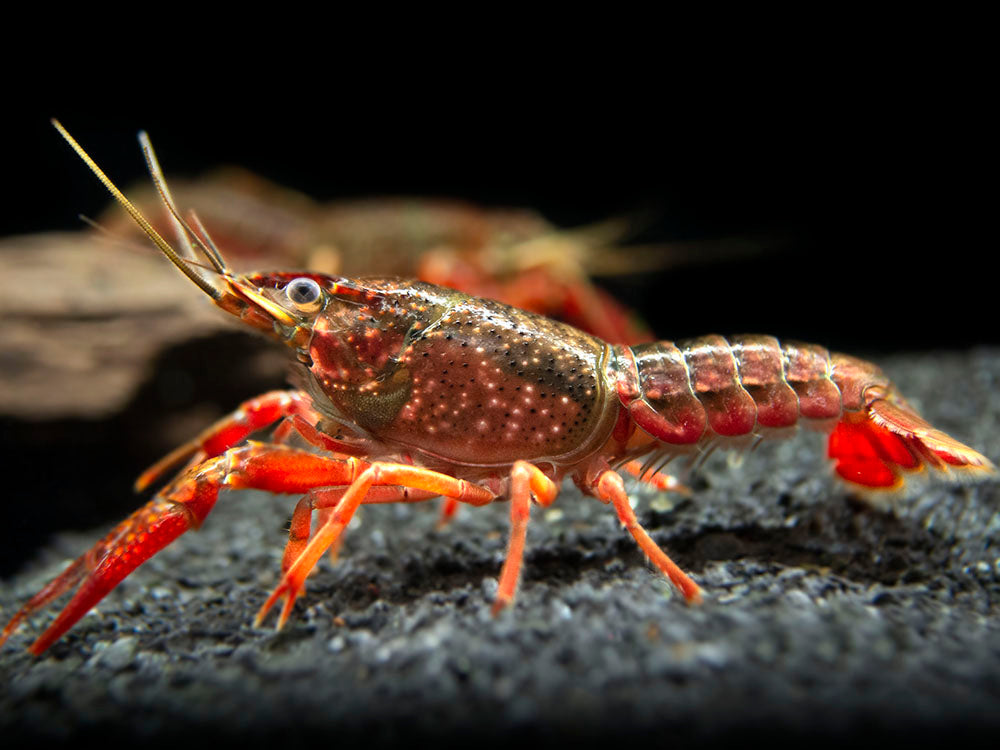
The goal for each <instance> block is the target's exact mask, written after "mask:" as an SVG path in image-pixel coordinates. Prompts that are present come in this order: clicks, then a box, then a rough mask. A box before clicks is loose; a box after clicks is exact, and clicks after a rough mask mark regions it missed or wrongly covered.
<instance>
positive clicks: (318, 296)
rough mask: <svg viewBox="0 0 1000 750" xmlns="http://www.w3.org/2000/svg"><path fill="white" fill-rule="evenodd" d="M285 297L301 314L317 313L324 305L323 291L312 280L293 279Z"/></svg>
mask: <svg viewBox="0 0 1000 750" xmlns="http://www.w3.org/2000/svg"><path fill="white" fill-rule="evenodd" d="M285 296H286V297H288V301H289V302H291V303H292V304H293V305H295V307H296V309H297V310H299V311H300V312H304V313H311V312H316V311H317V310H319V309H320V307H322V305H323V290H322V289H321V288H320V286H319V284H317V283H316V282H315V281H313V280H312V279H307V278H305V277H303V278H301V279H293V280H292V281H291V282H289V284H288V286H286V287H285Z"/></svg>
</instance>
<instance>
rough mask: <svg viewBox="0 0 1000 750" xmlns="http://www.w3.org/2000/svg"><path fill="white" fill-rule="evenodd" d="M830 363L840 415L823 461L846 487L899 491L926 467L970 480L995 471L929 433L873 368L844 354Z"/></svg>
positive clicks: (947, 440) (971, 453)
mask: <svg viewBox="0 0 1000 750" xmlns="http://www.w3.org/2000/svg"><path fill="white" fill-rule="evenodd" d="M830 361H831V365H832V367H831V377H832V379H833V380H834V382H835V383H836V384H837V386H838V387H839V388H840V391H841V394H842V397H843V404H844V412H843V414H842V416H841V418H840V421H838V422H837V424H836V426H835V427H834V429H833V432H832V433H831V434H830V442H829V448H828V455H829V456H830V458H831V459H833V460H834V461H835V465H834V470H835V471H836V472H837V474H838V475H839V476H840V477H841V478H842V479H844V480H845V481H848V482H851V483H853V484H858V485H862V486H864V487H871V488H876V489H898V488H900V487H902V485H903V482H904V479H905V476H906V474H907V473H910V472H916V471H920V470H922V469H924V468H925V467H927V468H929V469H932V470H934V471H940V472H945V473H950V474H954V475H957V476H959V477H962V478H969V479H975V478H979V477H982V476H985V475H986V474H989V473H991V472H993V471H995V470H996V469H995V467H994V466H993V464H992V463H991V462H990V460H989V459H987V458H986V457H985V456H983V455H982V454H981V453H978V452H977V451H974V450H973V449H972V448H970V447H969V446H967V445H965V444H963V443H961V442H959V441H958V440H956V439H955V438H953V437H951V436H950V435H948V434H946V433H944V432H942V431H941V430H937V429H935V428H934V427H931V425H930V424H928V423H927V421H926V420H924V418H923V417H921V416H920V415H919V414H917V412H916V411H915V410H914V409H913V407H911V406H910V405H909V404H908V403H906V400H905V399H903V397H902V396H900V395H899V394H898V393H897V392H896V390H895V387H894V386H893V385H892V384H891V383H890V382H889V381H888V379H887V378H885V376H884V375H882V373H881V371H880V370H878V368H876V367H875V366H874V365H872V364H870V363H868V362H863V361H862V360H858V359H855V358H853V357H848V356H846V355H843V354H834V355H831V358H830Z"/></svg>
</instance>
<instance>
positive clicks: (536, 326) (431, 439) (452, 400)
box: [0, 123, 993, 654]
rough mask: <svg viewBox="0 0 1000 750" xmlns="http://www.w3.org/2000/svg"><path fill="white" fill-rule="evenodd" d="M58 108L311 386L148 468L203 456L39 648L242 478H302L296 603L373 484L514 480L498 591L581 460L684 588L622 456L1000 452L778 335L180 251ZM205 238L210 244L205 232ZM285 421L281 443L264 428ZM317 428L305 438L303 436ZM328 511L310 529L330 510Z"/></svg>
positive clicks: (285, 612)
mask: <svg viewBox="0 0 1000 750" xmlns="http://www.w3.org/2000/svg"><path fill="white" fill-rule="evenodd" d="M55 125H56V128H57V129H58V130H59V132H60V133H61V134H62V135H63V137H64V138H65V139H66V140H67V141H68V142H69V144H70V145H71V146H72V147H73V148H74V149H75V150H76V152H77V153H78V154H79V156H80V157H81V158H82V159H83V160H84V161H85V162H86V163H87V164H88V166H89V167H90V168H91V170H93V172H94V173H95V174H96V175H97V176H98V177H99V178H100V179H101V181H102V182H103V183H104V185H105V186H106V187H107V188H108V190H110V191H111V193H112V194H113V195H114V196H115V198H116V199H117V200H118V201H119V203H121V204H122V206H123V207H124V208H125V209H126V210H127V211H128V212H129V214H130V215H131V216H132V218H133V219H134V221H135V222H136V223H137V224H138V225H139V226H140V227H141V228H142V229H143V231H144V232H145V233H146V234H147V235H148V236H149V238H150V239H151V240H152V241H153V242H154V243H155V244H156V245H157V247H158V248H159V249H160V250H161V251H162V252H163V253H164V254H165V255H166V256H167V257H168V258H169V260H170V261H171V262H172V263H173V264H174V265H175V266H176V267H177V268H178V269H180V271H182V272H183V273H184V274H185V275H186V276H187V277H188V278H189V279H190V280H191V281H192V282H194V283H195V284H196V285H197V286H198V287H199V288H200V289H201V290H202V291H203V292H204V293H205V294H207V295H208V296H209V297H210V298H211V299H212V301H213V302H214V303H215V305H217V306H218V307H220V308H222V309H223V310H225V311H226V312H228V313H230V314H232V315H234V316H236V317H238V318H239V319H240V320H241V321H243V322H244V323H245V324H246V325H248V326H250V327H251V328H254V329H256V330H258V331H261V332H263V333H265V334H267V335H269V336H271V337H273V338H275V339H277V340H278V341H281V342H282V343H284V344H286V345H287V346H289V347H290V348H291V349H292V350H293V351H294V352H295V355H296V357H297V359H298V362H299V363H300V370H301V373H302V377H301V381H302V387H301V388H300V389H297V390H288V391H276V392H272V393H267V394H265V395H263V396H260V397H258V398H256V399H253V400H251V401H248V402H246V403H244V404H243V405H242V406H241V407H240V408H239V409H237V410H236V411H235V412H233V413H232V414H231V415H230V416H229V417H227V418H225V419H223V420H221V421H219V422H218V423H216V424H215V425H213V426H212V427H210V428H209V429H208V430H206V431H205V432H203V433H202V434H201V435H200V436H198V437H197V438H196V439H195V440H193V441H191V442H190V443H188V444H186V445H184V446H182V447H180V448H179V449H177V450H175V451H174V452H173V453H171V454H170V455H168V456H167V457H165V458H164V459H163V460H161V461H160V462H158V463H157V464H156V465H154V466H153V467H152V468H150V469H149V470H148V471H147V472H145V473H144V474H143V475H142V476H141V477H140V478H139V480H138V482H137V487H138V488H139V489H143V488H145V487H147V486H148V485H150V484H151V483H152V482H154V481H155V480H156V479H158V478H159V477H160V476H162V475H164V474H165V473H166V472H168V471H169V470H170V469H172V468H173V467H175V466H177V465H179V464H182V463H186V468H184V469H183V470H182V471H181V472H180V473H179V474H178V476H177V477H176V478H174V479H173V480H172V481H170V482H169V483H168V484H167V486H166V487H165V488H164V489H162V490H161V491H160V492H159V493H158V494H157V495H156V496H155V497H154V498H153V499H152V500H151V501H150V502H149V503H147V504H146V505H145V506H143V507H142V508H140V509H139V510H137V511H136V512H135V513H133V514H132V515H131V516H130V517H129V518H127V519H126V520H124V521H123V522H122V523H120V524H119V525H118V526H117V527H116V528H115V529H113V530H112V531H111V532H110V533H109V534H108V535H107V536H106V537H104V538H103V539H102V540H101V541H99V542H98V543H97V544H96V545H95V546H94V547H93V548H92V549H90V550H89V551H88V552H86V553H84V554H83V555H82V556H81V557H80V558H79V559H77V560H76V561H75V562H73V563H72V564H71V565H70V566H69V567H68V568H67V569H66V570H65V571H64V572H63V573H62V574H61V575H60V576H58V577H57V578H56V579H55V580H54V581H52V582H51V583H49V584H48V585H47V586H45V587H44V588H43V589H42V590H41V591H40V592H39V593H38V594H36V595H35V596H34V597H33V598H32V599H31V600H30V601H28V602H27V603H26V604H25V605H24V606H23V607H22V608H21V609H20V610H19V611H18V612H17V613H16V614H15V615H14V616H13V618H12V619H11V620H10V622H9V623H8V624H7V626H6V628H4V630H3V632H2V634H0V643H2V642H4V641H5V640H6V639H7V638H8V637H9V636H10V635H11V634H12V633H13V632H14V631H15V630H16V629H17V627H18V626H19V624H20V623H21V622H22V621H23V620H24V619H25V618H27V617H28V616H29V615H31V614H32V613H33V612H35V611H37V610H39V609H40V608H41V607H43V606H45V605H46V604H48V603H49V602H51V601H52V600H54V599H55V598H56V597H58V596H60V595H61V594H63V593H66V592H68V591H70V590H71V589H75V594H74V595H73V597H72V599H71V600H70V602H69V603H68V604H67V605H66V607H65V608H64V609H63V610H62V612H61V613H60V614H59V615H58V617H57V618H56V619H55V621H54V622H53V623H51V624H50V625H49V626H48V628H47V629H46V630H45V631H44V632H43V633H42V635H41V636H39V637H38V639H37V640H35V641H34V643H33V644H32V645H31V646H30V650H31V652H32V653H34V654H40V653H41V652H43V651H44V650H45V649H47V648H48V647H49V646H51V645H52V644H53V643H54V642H55V641H56V640H58V639H59V638H60V637H61V636H62V635H63V634H64V633H65V632H66V631H67V630H68V629H69V628H71V627H72V626H73V624H74V623H76V622H77V620H79V619H80V618H81V617H83V615H84V614H86V613H87V612H88V611H89V610H90V609H91V608H92V607H93V606H95V605H96V604H97V603H98V602H99V601H100V600H101V599H102V598H103V597H104V596H105V595H106V594H107V593H108V592H110V591H111V590H112V589H113V588H114V587H115V586H117V585H118V584H119V583H120V582H121V581H122V580H123V579H124V578H125V577H126V576H128V575H129V574H130V573H131V572H132V571H133V570H135V569H136V568H137V567H138V566H139V565H141V564H142V563H143V562H144V561H146V560H147V559H149V558H150V557H151V556H152V555H154V554H156V553H157V552H158V551H160V550H161V549H163V548H164V547H166V546H167V545H168V544H170V543H171V542H172V541H173V540H174V539H176V538H177V537H178V536H180V535H181V534H183V533H184V532H185V531H187V530H188V529H191V528H197V527H198V526H199V525H200V524H201V523H202V522H204V520H205V518H206V517H207V516H208V514H209V512H210V511H211V510H212V507H213V506H214V504H215V502H216V499H217V497H218V494H219V491H220V490H222V489H225V488H247V487H251V488H256V489H262V490H267V491H271V492H278V493H292V494H303V493H304V496H303V497H302V499H301V500H299V502H298V504H297V505H296V506H295V510H294V512H293V514H292V519H291V525H290V531H289V540H288V543H287V546H286V548H285V553H284V557H283V561H282V565H281V568H282V575H281V580H280V582H279V583H278V585H277V587H276V588H275V589H274V591H273V592H272V593H271V595H270V597H268V599H267V601H266V602H265V603H264V605H263V606H262V607H261V609H260V611H259V612H258V614H257V618H256V620H255V624H259V623H260V622H261V621H262V620H263V619H264V617H265V615H266V614H267V613H268V612H269V611H270V610H271V608H272V607H273V606H274V605H275V604H276V603H277V602H278V601H280V600H282V599H283V600H284V605H283V608H282V611H281V613H280V616H279V618H278V627H281V626H282V625H283V624H284V623H285V621H286V620H287V618H288V616H289V614H290V612H291V610H292V606H293V604H294V602H295V600H296V598H297V597H298V596H299V595H300V594H301V592H302V590H303V587H304V584H305V580H306V577H307V576H308V575H309V573H310V571H311V570H312V569H313V567H314V566H315V565H316V563H317V562H318V560H319V559H320V557H321V556H322V555H323V554H324V552H326V551H327V550H328V549H333V550H336V548H337V546H338V545H339V543H340V539H341V536H342V534H343V532H344V530H345V528H346V527H347V525H348V524H349V523H350V521H351V518H352V516H353V515H354V513H355V511H356V510H357V508H358V506H359V505H361V504H363V503H390V502H419V501H424V500H428V499H431V498H434V497H438V496H443V497H445V498H446V506H445V516H446V517H447V516H448V515H450V514H451V513H453V512H454V510H455V508H456V507H457V503H467V504H470V505H485V504H487V503H491V502H493V501H495V500H501V499H506V500H509V501H510V518H511V530H510V538H509V542H508V549H507V556H506V560H505V562H504V564H503V568H502V570H501V573H500V582H499V588H498V591H497V595H496V600H495V602H494V605H493V609H494V612H497V611H499V610H501V609H502V608H504V607H505V606H507V605H509V604H510V603H511V602H512V601H513V599H514V595H515V591H516V589H517V583H518V577H519V572H520V568H521V562H522V557H523V550H524V542H525V533H526V529H527V524H528V518H529V511H530V507H531V504H532V503H533V502H534V503H538V504H539V505H542V506H547V505H549V504H550V503H552V502H553V501H554V500H555V498H556V496H557V495H558V493H559V486H560V483H561V482H562V480H563V479H564V478H566V477H571V478H572V479H573V481H574V482H575V483H576V484H577V485H578V486H579V487H580V488H581V489H582V490H583V492H584V493H586V494H589V495H592V496H594V497H597V498H598V499H599V500H601V501H602V502H604V503H610V504H611V505H613V507H614V509H615V511H616V513H617V515H618V518H619V520H620V521H621V523H622V524H623V525H624V527H625V528H626V530H627V531H628V532H629V533H630V534H631V535H632V536H633V537H634V539H635V541H636V542H637V543H638V544H639V546H640V547H641V548H642V550H643V552H644V553H645V554H646V555H647V556H648V557H649V559H650V560H652V562H653V563H654V564H655V565H656V566H657V568H659V569H660V570H661V571H662V572H663V573H664V574H665V575H666V576H667V577H668V578H669V579H670V581H671V582H672V583H673V584H674V585H675V586H676V587H677V588H678V589H679V590H680V592H681V593H682V594H683V596H684V598H685V600H686V601H688V602H697V601H698V600H699V599H700V598H701V589H700V588H699V587H698V585H697V584H696V583H695V582H694V581H693V580H692V579H691V578H690V577H689V576H688V575H686V574H685V573H684V572H683V571H682V570H681V569H680V568H679V567H678V566H677V565H676V564H675V563H674V562H673V561H672V560H671V559H670V557H668V556H667V554H666V553H665V552H664V551H663V550H662V549H660V547H659V546H658V545H657V544H656V543H655V542H654V541H653V540H652V539H651V538H650V536H649V535H648V534H647V533H646V531H645V530H644V529H643V528H642V526H641V525H640V524H639V522H638V520H637V519H636V515H635V513H634V512H633V510H632V508H631V506H630V504H629V499H628V496H627V494H626V491H625V486H624V483H623V480H622V477H621V474H620V473H619V470H620V469H624V470H626V471H628V472H630V473H633V474H635V475H637V476H639V477H640V478H641V479H644V480H646V481H649V482H652V483H654V484H656V485H658V486H660V487H667V486H671V485H670V483H671V481H672V480H671V478H669V477H667V476H665V475H663V474H662V473H660V469H661V468H662V464H663V463H664V462H665V461H666V460H668V459H669V458H671V457H673V456H675V455H677V454H679V453H685V452H697V451H699V450H704V449H705V448H706V447H708V446H709V445H711V444H715V443H725V441H727V440H734V439H736V438H740V437H743V436H766V435H767V434H769V433H776V432H778V431H780V430H782V429H783V428H791V427H794V426H796V425H797V424H798V422H799V421H800V420H807V421H809V422H811V423H812V424H814V425H819V426H824V427H828V428H829V429H830V430H831V434H830V438H829V451H828V452H829V456H830V458H831V459H833V461H834V467H835V471H836V472H837V474H838V475H839V476H840V477H841V478H842V479H844V480H846V481H847V482H850V483H853V484H855V485H860V486H862V487H867V488H883V489H891V488H896V487H899V486H901V484H902V483H903V479H904V477H905V475H906V474H907V473H908V472H914V471H918V470H921V469H923V468H924V467H927V468H929V469H933V470H937V471H947V472H960V473H962V474H965V475H977V474H978V475H983V474H986V473H987V472H991V471H993V466H992V464H991V463H990V462H989V461H988V460H987V459H986V458H985V457H983V456H982V455H980V454H979V453H977V452H976V451H974V450H972V449H971V448H969V447H967V446H965V445H963V444H962V443H960V442H959V441H957V440H955V439H954V438H952V437H950V436H948V435H946V434H945V433H943V432H941V431H939V430H936V429H934V428H933V427H931V426H930V425H929V424H928V423H927V422H925V421H924V420H923V419H922V418H921V417H920V416H919V415H918V414H917V413H916V412H915V411H914V410H913V409H912V408H911V407H910V406H909V405H908V404H907V403H906V401H905V400H904V399H903V398H902V396H901V395H900V394H899V393H898V392H897V390H896V389H895V387H894V386H893V385H892V383H891V382H890V381H889V380H888V379H887V378H886V377H885V376H884V375H883V374H882V372H881V371H880V370H879V369H878V368H877V367H876V366H875V365H872V364H869V363H867V362H863V361H861V360H858V359H855V358H853V357H850V356H846V355H842V354H831V353H829V352H827V351H826V350H825V349H823V348H821V347H819V346H814V345H809V344H801V343H793V342H787V341H786V342H782V343H779V342H778V340H777V339H775V338H772V337H770V336H759V335H746V336H735V337H730V338H728V339H726V338H723V337H722V336H716V335H713V336H704V337H701V338H697V339H692V340H688V341H684V342H677V343H670V342H665V341H661V342H657V343H651V344H640V345H636V346H625V345H616V346H613V345H611V344H608V343H606V342H605V341H603V340H601V339H599V338H596V337H594V336H592V335H589V334H586V333H583V332H581V331H579V330H577V329H575V328H572V327H570V326H569V325H566V324H563V323H560V322H557V321H554V320H550V319H548V318H545V317H542V316H540V315H537V314H533V313H529V312H524V311H522V310H519V309H516V308H513V307H509V306H507V305H504V304H501V303H498V302H494V301H491V300H488V299H481V298H477V297H472V296H469V295H467V294H463V293H461V292H457V291H454V290H451V289H445V288H441V287H437V286H434V285H431V284H428V283H424V282H409V281H401V280H399V279H390V278H364V279H348V278H341V277H337V276H329V275H324V274H318V273H308V272H305V273H292V272H273V273H252V274H246V275H236V274H234V273H233V272H231V271H230V270H229V268H228V267H227V265H226V263H225V261H224V260H223V258H222V255H221V254H220V253H219V251H218V250H217V249H216V247H215V245H214V244H213V243H212V242H211V240H210V239H209V238H208V236H207V235H206V234H205V233H204V231H203V229H202V228H201V227H200V226H199V224H198V222H197V221H195V222H194V223H195V228H192V227H190V226H189V225H188V224H187V223H185V222H184V220H183V219H182V218H181V217H180V215H179V214H178V213H177V210H176V208H175V207H174V205H173V201H172V199H171V197H170V195H169V193H168V191H167V189H166V185H165V184H164V182H163V181H162V177H161V176H160V173H159V170H158V166H157V165H156V163H155V159H154V157H153V155H152V151H151V149H150V148H149V145H148V141H145V140H144V150H145V153H146V156H147V161H148V162H149V164H150V171H151V172H152V174H153V178H154V182H156V184H157V188H158V189H159V191H160V193H161V196H162V198H163V201H164V203H165V205H166V206H167V208H168V209H169V211H170V213H171V215H172V216H173V217H174V220H175V222H176V226H177V230H178V231H177V233H178V236H179V238H180V240H179V242H180V246H181V250H180V251H178V250H175V249H174V248H173V247H172V246H171V245H170V244H168V243H167V242H166V241H165V240H164V239H163V238H162V237H161V236H160V234H159V233H157V232H156V230H155V229H153V227H152V226H150V224H149V222H148V221H147V220H146V219H145V218H144V217H143V216H142V214H141V213H140V212H139V211H138V210H137V209H136V208H135V207H134V206H133V205H132V204H131V203H130V202H129V201H128V199H127V198H126V197H125V196H124V195H123V194H122V193H121V192H120V191H119V190H118V189H117V188H116V187H115V186H114V185H113V184H112V183H111V181H110V180H109V179H108V178H107V177H106V176H105V175H104V173H103V172H102V171H101V170H100V168H99V167H98V166H97V165H96V164H95V163H94V162H93V160H92V159H91V158H90V157H89V156H88V155H87V154H86V153H85V152H84V151H83V149H82V148H81V147H80V146H79V145H78V144H77V143H76V141H75V140H74V139H73V138H72V137H71V136H70V135H69V134H68V133H67V132H66V131H65V130H64V129H63V128H62V126H61V125H59V124H58V123H55ZM191 243H193V245H194V246H195V247H197V248H198V249H199V250H200V251H201V253H202V254H203V255H204V257H205V259H207V263H208V265H205V263H203V262H202V261H199V260H198V259H197V255H196V253H195V250H194V248H193V247H192V244H191ZM272 425H277V427H276V428H275V430H274V432H273V435H272V438H271V440H270V441H269V442H251V441H247V440H246V438H247V437H248V436H249V435H250V434H251V433H254V432H256V431H258V430H262V429H264V428H267V427H269V426H272ZM293 438H294V439H296V440H299V441H304V442H305V443H307V444H308V445H309V448H308V449H306V448H300V447H295V446H294V445H292V444H291V442H292V439H293ZM314 511H316V514H317V517H318V521H317V525H316V528H315V529H313V528H312V526H313V524H312V520H313V512H314Z"/></svg>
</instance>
